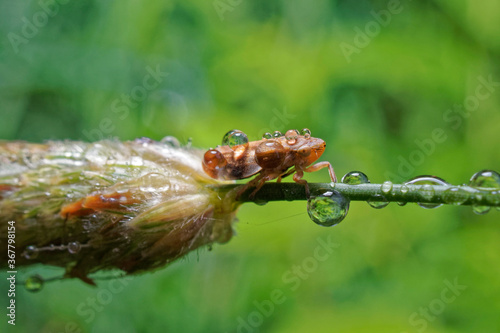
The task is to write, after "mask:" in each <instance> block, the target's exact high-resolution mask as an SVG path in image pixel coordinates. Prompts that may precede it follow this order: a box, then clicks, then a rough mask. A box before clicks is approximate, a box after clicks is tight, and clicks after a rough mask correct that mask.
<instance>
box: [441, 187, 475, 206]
mask: <svg viewBox="0 0 500 333" xmlns="http://www.w3.org/2000/svg"><path fill="white" fill-rule="evenodd" d="M469 197H470V193H469V192H467V191H466V190H464V189H463V188H461V187H452V188H449V189H447V190H445V191H444V192H443V200H444V202H446V203H447V204H450V205H455V206H459V205H461V204H463V203H464V202H465V201H467V199H468V198H469Z"/></svg>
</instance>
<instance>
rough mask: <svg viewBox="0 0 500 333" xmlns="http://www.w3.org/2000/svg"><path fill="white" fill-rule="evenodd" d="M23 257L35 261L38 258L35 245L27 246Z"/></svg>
mask: <svg viewBox="0 0 500 333" xmlns="http://www.w3.org/2000/svg"><path fill="white" fill-rule="evenodd" d="M23 255H24V257H25V258H26V259H35V258H36V257H38V248H37V247H36V246H34V245H30V246H27V247H26V249H24V252H23Z"/></svg>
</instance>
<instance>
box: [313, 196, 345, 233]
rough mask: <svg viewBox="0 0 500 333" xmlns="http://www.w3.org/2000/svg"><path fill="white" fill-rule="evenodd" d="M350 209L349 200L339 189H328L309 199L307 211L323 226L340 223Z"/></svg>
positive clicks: (315, 221) (314, 220)
mask: <svg viewBox="0 0 500 333" xmlns="http://www.w3.org/2000/svg"><path fill="white" fill-rule="evenodd" d="M348 211H349V200H348V199H347V198H346V197H344V196H343V195H342V194H340V193H339V192H338V191H327V192H325V193H323V194H321V195H318V196H314V197H310V198H309V199H308V200H307V213H308V214H309V217H310V218H311V220H313V222H314V223H316V224H318V225H321V226H323V227H331V226H334V225H336V224H339V223H340V222H341V221H342V220H343V219H344V218H345V217H346V215H347V212H348Z"/></svg>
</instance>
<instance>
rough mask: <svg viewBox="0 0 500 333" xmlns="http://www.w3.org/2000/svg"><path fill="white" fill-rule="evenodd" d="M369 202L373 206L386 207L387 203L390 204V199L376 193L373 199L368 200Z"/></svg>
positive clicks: (377, 207)
mask: <svg viewBox="0 0 500 333" xmlns="http://www.w3.org/2000/svg"><path fill="white" fill-rule="evenodd" d="M367 203H368V204H369V205H370V206H371V207H373V208H376V209H382V208H384V207H387V205H389V201H387V199H386V198H385V197H384V196H383V195H380V194H376V195H374V196H373V199H370V200H368V201H367Z"/></svg>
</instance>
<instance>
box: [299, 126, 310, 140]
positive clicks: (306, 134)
mask: <svg viewBox="0 0 500 333" xmlns="http://www.w3.org/2000/svg"><path fill="white" fill-rule="evenodd" d="M300 134H301V135H303V136H304V138H306V139H309V138H310V137H311V131H310V130H309V128H303V129H302V131H300Z"/></svg>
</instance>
